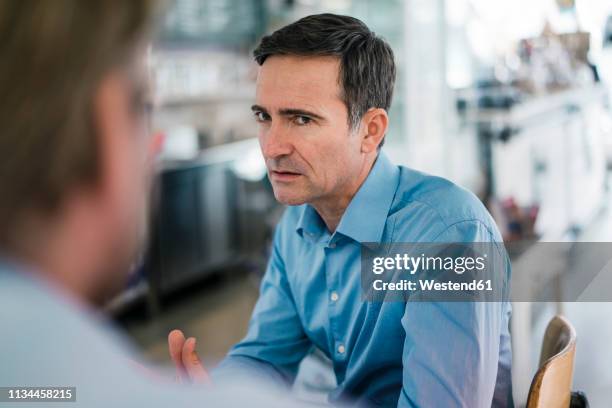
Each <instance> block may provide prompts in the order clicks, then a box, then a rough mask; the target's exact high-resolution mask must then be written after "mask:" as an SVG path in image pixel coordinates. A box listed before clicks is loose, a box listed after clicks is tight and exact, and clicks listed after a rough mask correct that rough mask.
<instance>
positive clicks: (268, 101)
mask: <svg viewBox="0 0 612 408" xmlns="http://www.w3.org/2000/svg"><path fill="white" fill-rule="evenodd" d="M339 73H340V60H339V58H336V57H327V56H326V57H310V56H309V57H302V56H285V55H274V56H271V57H268V58H267V59H266V61H265V62H264V64H263V65H262V66H261V67H260V68H259V74H258V76H257V88H256V101H257V104H259V105H262V106H265V107H266V108H268V109H274V108H280V107H285V106H286V105H288V104H292V103H299V104H307V105H325V104H328V103H343V101H342V99H341V95H342V93H341V86H340V82H339Z"/></svg>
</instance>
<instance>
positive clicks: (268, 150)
mask: <svg viewBox="0 0 612 408" xmlns="http://www.w3.org/2000/svg"><path fill="white" fill-rule="evenodd" d="M288 139H289V138H288V135H287V134H286V133H285V131H283V129H282V128H281V126H279V125H276V124H272V126H270V128H269V129H268V131H267V132H266V133H265V134H264V135H263V137H262V140H261V151H262V153H263V155H264V157H265V158H267V159H274V158H277V157H281V156H287V155H289V154H291V152H292V151H293V146H292V144H291V142H290V141H289V140H288Z"/></svg>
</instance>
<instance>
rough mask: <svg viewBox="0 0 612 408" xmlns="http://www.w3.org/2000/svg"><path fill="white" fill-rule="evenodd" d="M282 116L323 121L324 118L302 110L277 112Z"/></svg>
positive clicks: (288, 109) (289, 109)
mask: <svg viewBox="0 0 612 408" xmlns="http://www.w3.org/2000/svg"><path fill="white" fill-rule="evenodd" d="M278 112H279V113H280V114H281V115H283V116H308V117H311V118H314V119H319V120H325V118H324V117H323V116H321V115H317V114H316V113H314V112H310V111H307V110H304V109H291V108H287V109H281V110H279V111H278Z"/></svg>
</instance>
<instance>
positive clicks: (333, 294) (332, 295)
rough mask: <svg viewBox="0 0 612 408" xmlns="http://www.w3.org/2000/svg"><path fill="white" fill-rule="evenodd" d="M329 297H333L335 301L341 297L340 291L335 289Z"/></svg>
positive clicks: (332, 299)
mask: <svg viewBox="0 0 612 408" xmlns="http://www.w3.org/2000/svg"><path fill="white" fill-rule="evenodd" d="M329 298H330V299H331V301H332V302H335V301H337V300H338V299H339V298H340V296H338V292H336V291H334V292H332V293H331V295H330V296H329Z"/></svg>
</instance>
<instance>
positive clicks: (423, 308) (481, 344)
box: [398, 221, 510, 408]
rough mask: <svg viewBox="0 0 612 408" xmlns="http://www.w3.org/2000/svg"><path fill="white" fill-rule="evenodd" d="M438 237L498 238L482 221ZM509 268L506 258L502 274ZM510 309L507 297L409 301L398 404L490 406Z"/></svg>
mask: <svg viewBox="0 0 612 408" xmlns="http://www.w3.org/2000/svg"><path fill="white" fill-rule="evenodd" d="M435 241H436V242H449V243H451V242H491V241H495V239H494V236H493V234H492V233H491V232H490V231H489V229H488V228H487V227H486V226H485V225H484V224H482V223H481V222H479V221H465V222H460V223H457V224H454V225H452V226H450V227H448V228H447V229H446V230H445V231H444V232H443V233H442V234H441V235H440V236H439V237H438V238H437V239H436V240H435ZM496 247H497V246H496ZM498 248H500V247H498ZM500 250H501V251H503V249H500ZM503 256H504V257H505V252H504V253H503ZM509 268H510V267H509V263H508V262H506V263H505V269H506V270H505V271H500V272H501V273H505V274H506V276H504V277H503V279H509V273H510V269H509ZM508 308H509V305H508V304H507V302H506V301H503V302H502V301H500V302H481V301H472V302H467V301H466V302H435V301H429V302H427V301H423V302H419V301H412V302H410V301H409V302H408V303H407V304H406V310H405V313H404V316H403V318H402V326H403V328H404V330H405V333H406V337H405V341H404V349H403V357H402V363H403V381H402V390H401V393H400V397H399V401H398V407H474V408H478V407H487V408H489V407H491V404H492V400H493V394H494V391H495V386H496V380H497V372H498V363H499V359H500V357H499V355H500V334H501V333H504V332H505V331H504V329H503V325H504V324H505V325H507V324H508V321H507V311H508V310H509V309H508Z"/></svg>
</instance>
